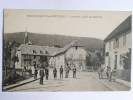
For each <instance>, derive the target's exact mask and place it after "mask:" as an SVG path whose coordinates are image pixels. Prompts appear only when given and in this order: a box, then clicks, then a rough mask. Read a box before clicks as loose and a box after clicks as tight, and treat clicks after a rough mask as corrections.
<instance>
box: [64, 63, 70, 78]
mask: <svg viewBox="0 0 133 100" xmlns="http://www.w3.org/2000/svg"><path fill="white" fill-rule="evenodd" d="M65 71H66V76H65V78H68V75H69V66H68V65H67V66H66V70H65Z"/></svg>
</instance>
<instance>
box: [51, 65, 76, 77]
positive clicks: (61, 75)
mask: <svg viewBox="0 0 133 100" xmlns="http://www.w3.org/2000/svg"><path fill="white" fill-rule="evenodd" d="M69 70H70V67H69V66H68V65H67V67H66V68H65V78H68V76H69ZM72 71H73V78H76V67H75V66H74V67H73V69H72ZM53 74H54V79H57V70H56V68H54V70H53ZM60 79H63V67H62V66H61V67H60Z"/></svg>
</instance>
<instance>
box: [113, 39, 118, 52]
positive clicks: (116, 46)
mask: <svg viewBox="0 0 133 100" xmlns="http://www.w3.org/2000/svg"><path fill="white" fill-rule="evenodd" d="M116 48H119V38H116V39H115V40H114V49H116Z"/></svg>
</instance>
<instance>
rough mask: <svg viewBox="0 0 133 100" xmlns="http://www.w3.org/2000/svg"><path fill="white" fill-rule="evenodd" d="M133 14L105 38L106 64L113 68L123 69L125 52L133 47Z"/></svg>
mask: <svg viewBox="0 0 133 100" xmlns="http://www.w3.org/2000/svg"><path fill="white" fill-rule="evenodd" d="M131 22H132V15H130V16H129V17H128V18H127V19H125V20H124V21H123V22H122V23H121V24H120V25H119V26H118V27H116V28H115V29H114V30H113V31H112V32H111V33H110V34H109V35H108V36H107V37H106V38H105V39H104V42H105V53H106V54H105V65H106V66H109V67H111V69H112V70H116V69H117V70H118V69H123V64H124V63H123V58H122V56H124V54H125V53H127V52H128V51H129V49H130V48H131V47H132V31H131V27H132V24H131Z"/></svg>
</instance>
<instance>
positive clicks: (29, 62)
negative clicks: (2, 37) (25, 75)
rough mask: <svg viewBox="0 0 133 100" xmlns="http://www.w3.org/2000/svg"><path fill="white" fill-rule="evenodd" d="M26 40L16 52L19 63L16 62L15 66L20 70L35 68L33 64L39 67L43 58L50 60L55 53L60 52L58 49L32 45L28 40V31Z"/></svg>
mask: <svg viewBox="0 0 133 100" xmlns="http://www.w3.org/2000/svg"><path fill="white" fill-rule="evenodd" d="M24 38H25V39H24V44H21V45H20V46H19V47H18V49H17V51H16V56H17V57H18V59H19V62H16V64H15V66H16V67H18V68H23V67H24V66H25V67H29V66H33V64H36V65H39V64H40V58H41V57H42V56H45V57H47V58H48V59H49V58H50V56H51V55H52V54H53V53H54V52H55V51H58V50H60V48H57V47H49V46H38V45H32V43H31V41H29V40H28V34H27V31H26V33H25V37H24Z"/></svg>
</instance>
